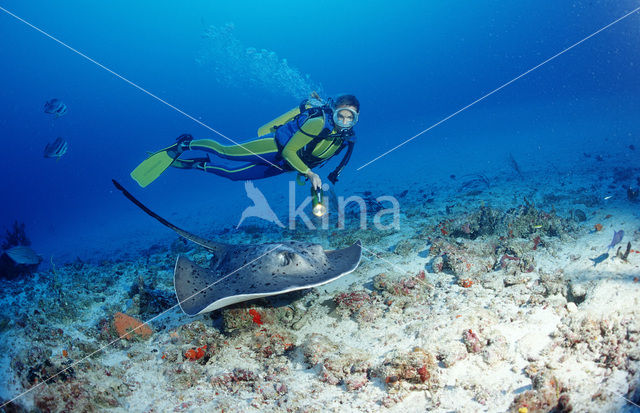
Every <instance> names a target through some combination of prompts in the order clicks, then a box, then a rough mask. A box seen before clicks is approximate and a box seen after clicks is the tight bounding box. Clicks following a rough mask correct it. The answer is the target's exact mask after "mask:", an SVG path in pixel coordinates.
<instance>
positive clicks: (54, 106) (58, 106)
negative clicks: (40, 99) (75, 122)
mask: <svg viewBox="0 0 640 413" xmlns="http://www.w3.org/2000/svg"><path fill="white" fill-rule="evenodd" d="M44 113H50V114H52V115H56V118H59V117H60V116H62V115H64V114H65V113H67V105H65V104H64V102H63V101H61V100H60V99H51V100H50V101H48V102H47V103H45V104H44Z"/></svg>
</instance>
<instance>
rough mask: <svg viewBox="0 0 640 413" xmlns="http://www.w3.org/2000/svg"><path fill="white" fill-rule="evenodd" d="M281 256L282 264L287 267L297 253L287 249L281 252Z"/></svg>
mask: <svg viewBox="0 0 640 413" xmlns="http://www.w3.org/2000/svg"><path fill="white" fill-rule="evenodd" d="M279 256H280V265H282V266H283V267H286V266H287V265H289V264H291V262H292V261H293V258H294V256H295V254H294V253H293V252H289V251H285V252H281V253H280V254H279Z"/></svg>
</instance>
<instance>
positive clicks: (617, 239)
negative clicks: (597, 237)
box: [607, 230, 624, 251]
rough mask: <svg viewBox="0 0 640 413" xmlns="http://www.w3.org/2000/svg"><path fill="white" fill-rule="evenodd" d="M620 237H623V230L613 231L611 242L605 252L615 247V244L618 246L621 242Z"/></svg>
mask: <svg viewBox="0 0 640 413" xmlns="http://www.w3.org/2000/svg"><path fill="white" fill-rule="evenodd" d="M622 237H624V231H623V230H620V231H614V232H613V239H612V240H611V244H609V247H607V251H609V250H610V249H611V248H613V247H615V246H616V244H618V243H619V242H620V241H622Z"/></svg>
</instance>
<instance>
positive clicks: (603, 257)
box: [589, 252, 609, 267]
mask: <svg viewBox="0 0 640 413" xmlns="http://www.w3.org/2000/svg"><path fill="white" fill-rule="evenodd" d="M607 258H609V254H608V253H606V252H605V253H604V254H602V255H598V256H597V257H595V258H589V259H590V260H591V261H593V266H594V267H595V266H596V265H598V264H600V263H601V262H602V261H604V260H606V259H607Z"/></svg>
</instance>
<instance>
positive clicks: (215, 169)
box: [194, 162, 284, 181]
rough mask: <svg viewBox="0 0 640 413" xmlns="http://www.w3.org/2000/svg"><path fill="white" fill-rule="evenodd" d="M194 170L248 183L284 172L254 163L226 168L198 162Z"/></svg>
mask: <svg viewBox="0 0 640 413" xmlns="http://www.w3.org/2000/svg"><path fill="white" fill-rule="evenodd" d="M194 168H195V169H199V170H201V171H205V172H209V173H212V174H215V175H218V176H222V177H224V178H227V179H231V180H232V181H249V180H254V179H262V178H269V177H271V176H275V175H278V174H281V173H282V172H284V171H283V170H281V169H278V168H275V167H273V166H271V165H262V164H255V163H245V164H242V165H239V166H234V167H227V166H222V165H216V164H210V163H205V162H199V163H196V164H195V165H194Z"/></svg>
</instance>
